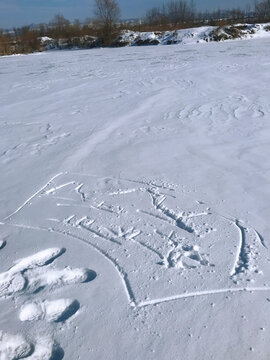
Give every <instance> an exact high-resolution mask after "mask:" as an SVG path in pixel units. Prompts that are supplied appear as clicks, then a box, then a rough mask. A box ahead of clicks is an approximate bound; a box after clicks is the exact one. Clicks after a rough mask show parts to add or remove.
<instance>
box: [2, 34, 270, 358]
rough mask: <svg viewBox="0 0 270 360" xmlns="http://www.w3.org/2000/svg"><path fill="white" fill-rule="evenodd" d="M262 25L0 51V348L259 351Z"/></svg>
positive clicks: (265, 75)
mask: <svg viewBox="0 0 270 360" xmlns="http://www.w3.org/2000/svg"><path fill="white" fill-rule="evenodd" d="M269 41H270V40H269V38H268V37H265V38H262V39H259V38H258V39H256V40H246V41H243V42H239V41H235V42H220V43H214V42H209V43H207V42H204V43H195V44H188V45H185V46H161V47H126V48H121V49H94V50H80V51H69V52H67V51H65V52H61V51H54V52H45V53H41V54H33V55H28V56H20V57H4V58H1V59H0V62H1V83H0V94H1V97H0V104H1V113H0V129H1V141H0V174H1V181H0V202H1V205H2V206H1V208H0V359H1V360H12V359H13V360H15V359H21V358H26V359H30V360H31V359H32V360H33V359H35V360H59V359H63V358H64V359H72V360H73V359H74V360H75V359H81V360H88V359H96V360H100V359H106V360H110V359H111V360H115V359H118V360H137V359H147V360H151V359H153V360H163V359H168V360H173V359H178V358H181V359H188V360H195V359H204V360H210V359H214V360H224V359H231V360H238V359H248V360H249V359H258V360H264V359H266V358H267V356H268V354H269V351H270V345H269V331H270V327H269V320H268V318H269V315H270V282H269V275H270V271H269V259H270V258H269V246H270V242H269V236H268V234H269V232H270V225H269V196H270V182H269V176H270V172H269V168H270V167H269V155H270V145H269V136H270V122H269V114H270V104H269V84H270V61H269V56H270V47H269Z"/></svg>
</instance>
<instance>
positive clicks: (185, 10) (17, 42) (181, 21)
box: [0, 0, 270, 55]
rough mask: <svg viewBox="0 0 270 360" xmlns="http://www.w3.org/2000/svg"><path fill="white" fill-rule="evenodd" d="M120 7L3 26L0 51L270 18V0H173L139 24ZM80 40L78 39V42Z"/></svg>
mask: <svg viewBox="0 0 270 360" xmlns="http://www.w3.org/2000/svg"><path fill="white" fill-rule="evenodd" d="M120 15H121V12H120V8H119V5H118V3H117V1H116V0H95V8H94V18H92V19H89V18H88V19H86V20H85V22H84V23H81V22H80V21H79V20H75V21H74V22H70V21H69V20H68V19H66V18H65V17H64V16H63V15H61V14H57V15H55V16H54V18H53V19H52V20H51V21H50V22H49V23H48V24H40V25H39V26H37V27H35V28H31V27H30V26H23V27H20V28H15V29H13V31H10V32H7V31H3V30H1V29H0V55H5V54H13V53H31V52H34V51H41V50H42V44H41V40H40V39H41V38H42V37H45V36H47V37H49V38H53V39H66V40H67V41H70V44H71V45H74V43H75V44H76V41H75V40H76V39H81V38H83V37H86V36H88V37H89V36H90V37H93V39H96V40H95V41H94V42H92V43H91V44H93V46H111V45H113V43H114V39H115V38H116V37H117V35H118V34H119V33H120V31H121V30H124V29H129V30H135V31H155V30H171V29H180V28H187V27H195V26H201V25H217V26H220V25H225V24H229V23H235V22H267V21H270V0H256V2H255V4H254V8H253V9H252V10H251V8H250V7H247V8H246V9H245V10H242V9H238V8H234V9H226V10H220V9H218V10H215V11H212V12H209V11H205V12H198V11H196V9H195V5H194V2H193V0H170V1H168V2H167V3H164V5H163V6H161V7H153V8H151V9H149V10H147V12H146V14H145V17H144V19H143V20H142V21H140V22H138V23H137V24H136V23H135V24H134V23H133V24H127V23H123V22H121V20H120ZM78 44H79V43H78Z"/></svg>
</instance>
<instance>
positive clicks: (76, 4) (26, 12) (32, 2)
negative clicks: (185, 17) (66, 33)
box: [0, 0, 253, 28]
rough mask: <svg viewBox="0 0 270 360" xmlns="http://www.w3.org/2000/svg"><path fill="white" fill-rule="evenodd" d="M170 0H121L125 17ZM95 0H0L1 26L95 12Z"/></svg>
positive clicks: (226, 0)
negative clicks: (58, 14)
mask: <svg viewBox="0 0 270 360" xmlns="http://www.w3.org/2000/svg"><path fill="white" fill-rule="evenodd" d="M163 1H164V2H165V3H166V1H168V0H119V1H118V3H119V5H120V8H121V12H122V17H123V18H131V17H141V16H143V15H144V13H145V11H146V9H147V8H150V7H152V6H157V5H161V4H162V3H163ZM194 2H195V5H196V8H197V9H199V10H205V9H210V10H212V9H217V8H230V7H238V6H239V7H242V8H245V7H246V5H247V4H250V5H252V4H253V1H252V0H195V1H194ZM93 3H94V0H0V28H7V27H13V26H21V25H26V24H31V23H40V22H48V21H49V20H50V19H51V18H52V17H53V16H54V15H55V14H56V13H61V14H63V15H64V16H65V17H67V18H68V19H70V20H73V19H76V18H78V19H85V18H86V17H91V15H92V14H93Z"/></svg>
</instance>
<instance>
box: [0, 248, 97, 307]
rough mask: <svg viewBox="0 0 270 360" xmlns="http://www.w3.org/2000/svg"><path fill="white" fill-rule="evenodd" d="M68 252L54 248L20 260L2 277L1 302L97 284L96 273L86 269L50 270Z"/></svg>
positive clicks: (0, 278) (0, 279)
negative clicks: (12, 297)
mask: <svg viewBox="0 0 270 360" xmlns="http://www.w3.org/2000/svg"><path fill="white" fill-rule="evenodd" d="M64 252H65V249H59V248H51V249H47V250H43V251H40V252H38V253H36V254H34V255H31V256H29V257H26V258H23V259H20V260H17V261H16V262H15V265H13V266H12V267H11V268H10V269H9V270H8V271H6V272H3V273H0V300H1V299H3V298H7V297H9V296H14V295H15V294H17V295H21V294H29V293H30V294H36V293H38V292H39V291H41V290H43V289H44V288H55V287H61V286H65V285H70V284H77V283H84V282H88V281H91V280H93V279H94V278H95V277H96V273H95V272H94V271H93V270H89V269H82V268H75V269H72V268H69V267H67V268H64V269H61V270H58V269H49V268H48V267H46V268H44V267H45V266H48V265H50V264H51V263H52V262H53V261H54V260H55V259H56V258H58V257H59V256H61V255H62V254H63V253H64Z"/></svg>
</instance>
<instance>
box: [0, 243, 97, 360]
mask: <svg viewBox="0 0 270 360" xmlns="http://www.w3.org/2000/svg"><path fill="white" fill-rule="evenodd" d="M4 246H5V244H4V243H2V246H1V243H0V249H1V248H3V247H4ZM64 252H65V249H60V248H50V249H46V250H43V251H40V252H38V253H36V254H34V255H32V256H29V257H25V258H23V259H19V260H17V261H16V262H15V264H14V265H13V266H12V267H11V268H10V269H9V270H8V271H6V272H3V273H0V301H1V300H4V299H7V298H10V297H12V298H16V297H19V296H22V295H30V294H31V295H35V294H38V293H39V292H41V291H42V290H43V289H45V288H46V289H49V290H50V289H55V288H59V287H62V286H65V285H71V284H77V283H86V282H89V281H92V280H94V279H95V277H96V273H95V271H93V270H89V269H83V268H75V269H72V268H70V267H66V268H64V269H61V270H59V269H52V268H51V267H50V264H52V263H53V262H54V260H55V259H57V258H58V257H59V256H61V255H62V254H63V253H64ZM79 308H80V303H79V301H78V300H76V299H57V300H52V301H49V300H35V301H31V302H26V303H24V304H23V306H22V307H21V309H20V311H19V319H20V320H21V321H38V320H41V321H46V322H55V323H57V322H65V321H66V320H67V319H69V318H70V317H71V316H73V315H74V314H75V313H76V312H77V311H78V310H79ZM63 357H64V351H63V349H61V347H60V346H59V345H58V344H56V343H55V342H54V340H53V339H52V338H50V337H39V338H37V339H36V340H35V342H34V343H30V342H28V341H27V340H26V339H25V338H24V337H23V336H22V335H11V334H7V333H4V332H3V331H1V330H0V360H17V359H22V358H27V359H29V360H56V359H57V360H59V359H62V358H63Z"/></svg>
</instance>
